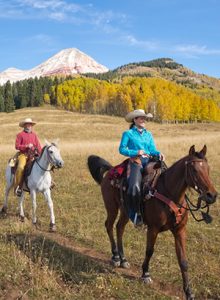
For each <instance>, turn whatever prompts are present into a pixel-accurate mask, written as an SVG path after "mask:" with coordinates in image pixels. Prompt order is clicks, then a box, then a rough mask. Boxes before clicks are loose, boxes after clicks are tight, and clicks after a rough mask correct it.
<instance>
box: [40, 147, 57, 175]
mask: <svg viewBox="0 0 220 300" xmlns="http://www.w3.org/2000/svg"><path fill="white" fill-rule="evenodd" d="M50 147H51V145H50V146H49V147H46V146H45V147H44V149H43V152H42V153H41V156H40V157H39V158H38V159H36V160H35V162H36V163H37V165H38V166H39V167H40V168H41V170H43V171H45V172H51V171H53V169H55V168H56V167H55V166H54V164H53V162H52V161H51V157H50V155H49V153H48V149H49V148H50ZM45 150H46V151H47V158H48V161H49V164H50V165H51V168H50V169H45V168H43V167H42V166H41V165H40V164H39V160H40V159H41V157H42V155H43V153H44V151H45Z"/></svg>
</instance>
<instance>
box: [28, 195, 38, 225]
mask: <svg viewBox="0 0 220 300" xmlns="http://www.w3.org/2000/svg"><path fill="white" fill-rule="evenodd" d="M30 195H31V201H32V223H33V224H34V225H36V224H37V214H36V211H37V194H36V191H35V190H31V192H30Z"/></svg>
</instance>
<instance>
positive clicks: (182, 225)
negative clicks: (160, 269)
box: [88, 146, 217, 300]
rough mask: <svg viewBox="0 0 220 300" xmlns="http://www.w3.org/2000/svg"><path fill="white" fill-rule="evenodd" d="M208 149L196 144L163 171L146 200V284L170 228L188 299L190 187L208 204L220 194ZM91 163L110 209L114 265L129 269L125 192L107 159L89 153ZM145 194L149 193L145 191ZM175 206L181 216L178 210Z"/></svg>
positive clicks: (143, 275)
mask: <svg viewBox="0 0 220 300" xmlns="http://www.w3.org/2000/svg"><path fill="white" fill-rule="evenodd" d="M206 151H207V148H206V146H204V147H203V149H202V150H201V151H200V152H196V151H195V147H194V146H192V147H191V148H190V150H189V154H188V155H187V156H185V157H183V158H182V159H180V160H178V161H177V162H176V163H174V164H173V165H172V166H171V167H170V168H168V169H167V170H166V171H165V172H164V173H162V175H161V176H160V177H159V179H158V182H157V185H156V191H157V192H156V194H154V196H153V197H152V198H151V199H150V200H145V201H144V213H143V215H144V216H143V217H144V223H145V224H146V225H147V228H148V230H147V245H146V254H145V260H144V262H143V265H142V269H143V273H142V279H143V281H144V282H146V283H150V282H151V281H152V280H151V277H150V274H149V261H150V258H151V256H152V255H153V252H154V244H155V242H156V238H157V235H158V233H160V232H162V231H165V230H170V231H171V232H172V234H173V236H174V239H175V248H176V255H177V258H178V263H179V267H180V269H181V273H182V279H183V289H184V292H185V295H186V299H187V300H192V299H194V295H193V293H192V291H191V288H190V286H189V279H188V267H187V260H186V251H185V243H186V224H187V219H188V210H187V204H186V202H185V192H186V190H187V188H189V187H190V188H193V189H195V190H196V191H197V192H198V194H199V201H200V202H201V201H204V202H205V204H206V205H210V204H212V203H214V202H215V201H216V197H217V192H216V190H215V188H214V186H213V184H212V183H211V180H210V178H209V166H208V162H207V160H206V158H205V155H206ZM88 166H89V170H90V173H91V175H92V176H93V178H94V179H95V180H96V182H98V183H99V184H100V185H101V191H102V196H103V200H104V203H105V207H106V210H107V219H106V222H105V227H106V230H107V233H108V236H109V239H110V242H111V250H112V263H113V264H114V266H121V267H124V268H128V267H129V263H128V262H127V260H126V258H125V256H124V251H123V242H122V236H123V233H124V229H125V226H126V224H127V223H128V221H129V218H128V215H127V212H126V210H125V208H124V207H123V205H122V201H121V200H120V199H121V195H120V194H121V193H120V191H119V189H118V188H114V187H113V186H112V185H111V182H110V179H109V172H107V173H106V175H105V176H104V173H105V172H106V171H108V170H110V169H111V168H112V166H111V165H110V164H109V163H108V162H107V161H105V160H104V159H102V158H100V157H98V156H94V155H91V156H89V158H88ZM158 195H159V196H158ZM144 197H145V195H144V194H143V198H144ZM160 198H161V199H160ZM164 199H165V200H167V202H170V203H172V205H171V206H170V205H165V204H164V202H163V201H161V200H164ZM199 201H198V202H199ZM175 208H176V210H177V211H178V212H179V215H178V213H176V214H175V213H174V211H175ZM119 210H120V216H119V220H118V222H117V225H116V233H117V243H116V242H115V239H114V234H113V225H114V222H115V220H116V218H117V215H118V211H119Z"/></svg>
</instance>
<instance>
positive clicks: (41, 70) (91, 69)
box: [0, 48, 108, 84]
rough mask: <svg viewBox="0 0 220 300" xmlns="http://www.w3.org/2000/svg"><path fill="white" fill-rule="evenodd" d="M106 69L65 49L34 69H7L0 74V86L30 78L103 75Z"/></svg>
mask: <svg viewBox="0 0 220 300" xmlns="http://www.w3.org/2000/svg"><path fill="white" fill-rule="evenodd" d="M107 71H108V68H106V67H105V66H103V65H101V64H99V63H97V62H96V61H95V60H94V59H93V58H91V57H90V56H88V55H87V54H85V53H83V52H81V51H80V50H78V49H76V48H67V49H63V50H61V51H59V52H58V53H57V54H55V55H54V56H52V57H51V58H49V59H48V60H46V61H45V62H43V63H41V64H40V65H38V66H36V67H34V68H33V69H31V70H27V71H22V70H18V69H16V68H8V69H7V70H5V71H3V72H2V73H0V84H4V83H6V82H7V81H8V80H10V81H11V82H15V81H19V80H23V79H27V78H30V77H40V76H55V75H74V74H83V73H104V72H107Z"/></svg>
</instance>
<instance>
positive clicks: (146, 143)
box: [119, 126, 160, 157]
mask: <svg viewBox="0 0 220 300" xmlns="http://www.w3.org/2000/svg"><path fill="white" fill-rule="evenodd" d="M139 150H144V151H145V154H148V155H159V154H160V152H159V151H158V150H157V149H156V146H155V143H154V139H153V136H152V134H151V132H150V131H147V130H146V129H143V130H142V132H140V131H139V130H138V129H137V127H136V126H133V127H132V128H131V129H129V130H127V131H125V132H124V133H123V135H122V139H121V143H120V146H119V152H120V154H122V155H124V156H129V157H135V156H137V155H138V151H139Z"/></svg>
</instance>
